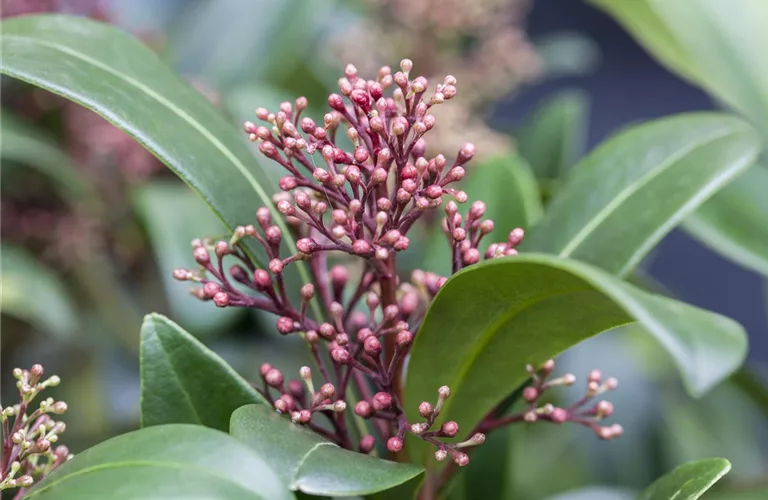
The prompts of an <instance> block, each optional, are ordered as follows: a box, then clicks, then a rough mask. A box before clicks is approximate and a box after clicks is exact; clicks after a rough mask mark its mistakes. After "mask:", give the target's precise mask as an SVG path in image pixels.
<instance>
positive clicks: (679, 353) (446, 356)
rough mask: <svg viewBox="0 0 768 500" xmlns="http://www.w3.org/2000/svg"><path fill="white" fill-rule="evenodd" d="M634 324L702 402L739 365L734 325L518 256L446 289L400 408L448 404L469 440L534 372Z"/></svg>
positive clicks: (540, 258) (609, 279)
mask: <svg viewBox="0 0 768 500" xmlns="http://www.w3.org/2000/svg"><path fill="white" fill-rule="evenodd" d="M633 321H637V322H639V323H640V324H641V325H642V326H643V327H644V329H645V330H646V331H647V332H648V333H649V334H651V335H652V336H653V337H654V338H655V339H656V340H657V341H658V342H660V343H661V345H662V346H663V347H664V348H666V350H667V351H668V352H669V353H670V355H671V356H672V357H673V359H674V360H675V362H676V364H677V366H678V368H679V370H680V371H681V374H682V376H683V380H684V382H685V383H686V386H687V387H688V389H689V391H690V392H691V393H693V394H696V395H698V394H702V393H703V392H705V391H707V390H708V389H710V388H711V387H712V386H713V385H715V384H717V383H718V382H720V381H721V380H722V379H724V378H725V377H727V376H728V375H729V374H730V373H732V372H733V371H734V370H735V369H736V368H738V366H739V365H740V364H741V362H742V361H743V359H744V356H745V354H746V348H747V338H746V334H745V332H744V330H743V328H742V327H741V326H740V325H739V324H737V323H736V322H734V321H733V320H731V319H728V318H726V317H723V316H720V315H718V314H714V313H710V312H708V311H704V310H701V309H698V308H695V307H692V306H690V305H687V304H684V303H682V302H678V301H675V300H671V299H667V298H664V297H661V296H656V295H651V294H649V293H646V292H643V291H641V290H638V289H636V288H635V287H633V286H631V285H629V284H627V283H624V282H622V281H620V280H618V279H616V278H615V277H613V276H611V275H609V274H608V273H606V272H604V271H601V270H600V269H597V268H595V267H592V266H590V265H587V264H584V263H581V262H578V261H572V260H566V259H559V258H556V257H552V256H548V255H537V254H523V255H518V256H514V257H510V258H504V259H494V260H491V261H486V262H484V263H481V264H477V265H475V266H472V267H469V268H467V269H465V270H463V271H461V272H459V273H457V274H455V275H454V276H453V277H452V278H450V279H449V280H448V282H447V283H446V284H445V286H444V287H443V288H442V289H441V290H440V292H439V293H438V295H437V297H436V298H435V300H434V301H433V302H432V305H431V306H430V308H429V310H428V311H427V314H426V317H425V318H424V321H423V323H422V326H421V328H420V329H419V332H418V335H417V336H416V340H415V342H414V345H413V348H412V352H411V358H410V362H409V364H408V374H407V378H406V387H405V400H406V408H407V409H409V408H416V407H417V406H418V404H419V402H420V401H425V400H426V401H433V400H435V398H436V391H437V388H438V386H441V385H448V386H449V387H450V388H451V397H450V399H449V400H448V401H447V402H446V404H445V407H444V408H445V409H444V410H443V412H442V413H441V414H440V420H441V421H442V420H446V419H451V420H455V421H457V422H458V423H459V425H460V426H464V428H466V429H467V432H469V429H471V428H472V426H474V425H475V424H476V423H477V422H479V421H480V420H481V418H482V417H483V416H484V415H485V414H486V413H487V412H488V411H489V410H490V409H491V408H493V407H494V406H495V405H497V404H498V403H499V402H500V401H501V400H502V399H503V398H504V397H505V396H507V395H508V394H510V393H511V392H512V391H513V390H514V389H515V388H516V387H518V386H520V384H522V383H523V382H524V381H525V379H526V378H527V377H528V375H527V373H526V371H525V365H526V364H528V363H531V364H534V365H539V364H541V363H543V362H544V361H545V360H546V359H548V358H551V357H553V356H555V355H557V354H559V353H560V352H562V351H564V350H566V349H568V348H569V347H571V346H573V345H575V344H577V343H579V342H581V341H582V340H585V339H587V338H589V337H591V336H593V335H596V334H598V333H600V332H603V331H606V330H609V329H611V328H613V327H616V326H619V325H623V324H626V323H630V322H633Z"/></svg>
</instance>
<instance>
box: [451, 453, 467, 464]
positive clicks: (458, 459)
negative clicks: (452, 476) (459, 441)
mask: <svg viewBox="0 0 768 500" xmlns="http://www.w3.org/2000/svg"><path fill="white" fill-rule="evenodd" d="M453 461H454V462H455V463H456V465H458V466H459V467H464V466H465V465H467V464H469V455H467V454H466V453H457V454H456V455H455V456H454V457H453Z"/></svg>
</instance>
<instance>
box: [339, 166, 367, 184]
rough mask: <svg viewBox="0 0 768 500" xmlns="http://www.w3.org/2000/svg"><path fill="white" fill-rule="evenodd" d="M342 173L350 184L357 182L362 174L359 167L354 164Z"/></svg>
mask: <svg viewBox="0 0 768 500" xmlns="http://www.w3.org/2000/svg"><path fill="white" fill-rule="evenodd" d="M344 175H345V177H346V178H347V180H348V181H349V182H350V183H351V184H358V183H359V182H360V180H361V179H362V178H363V175H362V174H361V173H360V169H359V168H357V167H356V166H354V165H350V166H349V167H347V170H346V171H345V172H344Z"/></svg>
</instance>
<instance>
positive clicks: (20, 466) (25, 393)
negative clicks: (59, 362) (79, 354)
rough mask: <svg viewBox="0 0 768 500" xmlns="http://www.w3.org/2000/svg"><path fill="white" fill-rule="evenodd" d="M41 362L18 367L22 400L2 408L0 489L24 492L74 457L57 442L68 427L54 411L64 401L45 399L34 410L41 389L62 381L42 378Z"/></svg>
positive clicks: (60, 408) (63, 406)
mask: <svg viewBox="0 0 768 500" xmlns="http://www.w3.org/2000/svg"><path fill="white" fill-rule="evenodd" d="M44 372H45V370H44V369H43V367H42V365H33V366H32V367H31V368H30V369H29V370H22V369H21V368H15V369H14V370H13V376H14V378H16V387H17V388H18V390H19V403H18V404H16V405H13V406H8V407H6V408H4V409H2V410H1V411H0V424H2V446H3V455H2V459H1V460H0V491H2V490H4V489H11V488H21V492H22V493H23V492H24V491H26V490H27V489H28V488H29V487H31V486H32V484H33V483H34V482H35V481H37V480H40V479H42V478H43V477H45V476H46V475H47V474H48V473H50V471H52V470H53V469H55V468H56V467H58V466H59V465H60V464H61V463H63V462H65V461H66V460H69V459H70V458H72V455H71V454H70V453H69V450H68V449H67V447H66V446H63V445H59V446H55V447H54V445H55V444H56V443H57V442H58V441H59V436H60V435H61V434H62V433H63V432H64V431H65V430H66V424H65V423H64V422H59V421H55V420H54V418H53V415H60V414H62V413H64V412H66V411H67V404H66V403H65V402H64V401H55V400H54V399H53V398H46V399H44V400H42V401H41V402H40V403H39V405H37V408H35V409H34V410H33V411H32V412H31V413H29V414H27V412H28V411H29V410H30V409H31V408H32V403H33V400H34V399H35V398H36V397H37V396H38V395H39V394H40V392H41V391H43V390H44V389H46V388H48V387H54V386H57V385H59V383H60V380H59V377H58V376H56V375H53V376H51V377H48V378H47V379H44V378H43V375H44Z"/></svg>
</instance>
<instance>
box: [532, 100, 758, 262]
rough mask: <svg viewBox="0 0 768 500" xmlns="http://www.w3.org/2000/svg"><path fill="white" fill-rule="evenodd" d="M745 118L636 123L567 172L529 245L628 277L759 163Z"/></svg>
mask: <svg viewBox="0 0 768 500" xmlns="http://www.w3.org/2000/svg"><path fill="white" fill-rule="evenodd" d="M759 148H760V141H759V139H758V136H757V134H756V133H755V132H754V131H753V130H752V129H751V128H750V127H749V126H748V125H747V124H746V123H744V122H743V121H741V120H739V119H736V118H733V117H731V116H728V115H722V114H716V113H691V114H683V115H677V116H674V117H671V118H663V119H660V120H654V121H651V122H648V123H646V124H643V125H639V126H635V127H631V128H629V129H627V130H625V131H624V132H622V133H620V134H618V135H616V136H615V137H613V138H612V139H610V140H608V141H606V142H605V143H603V144H602V145H600V146H599V147H598V148H597V149H595V150H594V151H593V152H591V153H590V154H589V155H588V156H587V157H586V158H585V159H584V160H582V161H581V162H579V164H578V165H576V166H575V167H574V168H573V170H572V171H571V172H570V174H569V175H568V176H567V177H566V179H565V181H564V185H563V187H562V189H561V190H560V191H559V192H558V194H557V195H556V196H555V198H554V199H553V200H552V202H551V203H550V205H549V207H548V209H547V212H546V214H545V215H544V218H543V219H542V220H541V222H540V223H539V224H538V225H537V226H536V227H535V228H534V230H533V232H532V233H531V234H530V235H529V236H528V237H527V238H526V241H525V242H524V243H523V248H524V249H525V250H528V251H535V252H546V253H552V254H556V255H558V256H559V257H570V258H574V259H578V260H582V261H585V262H589V263H591V264H594V265H597V266H600V267H602V268H603V269H605V270H607V271H609V272H611V273H613V274H617V275H619V276H626V275H628V274H629V273H630V272H631V271H632V270H633V269H634V268H635V267H636V266H637V265H638V264H639V263H640V261H641V260H642V259H643V257H644V256H645V255H646V254H647V253H648V252H649V251H650V250H651V249H652V248H653V246H654V245H656V244H657V243H658V242H659V241H660V240H661V239H662V238H663V237H664V235H666V234H667V233H668V232H670V231H671V230H672V229H673V228H674V227H675V226H676V225H677V224H678V223H679V222H681V221H682V220H683V219H684V218H685V217H686V216H687V215H689V214H690V213H692V212H693V211H694V210H695V209H696V208H697V207H698V206H699V205H701V204H702V203H703V202H704V201H705V200H706V199H707V198H709V197H710V196H712V195H713V194H714V193H715V192H717V191H718V190H719V189H721V188H722V187H724V186H725V185H726V184H727V183H728V182H730V181H731V180H732V179H733V178H734V177H736V176H737V175H738V174H739V173H742V172H743V171H744V170H745V169H747V168H748V167H749V166H750V165H751V164H752V162H753V161H754V160H755V158H756V156H757V154H758V152H759Z"/></svg>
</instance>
